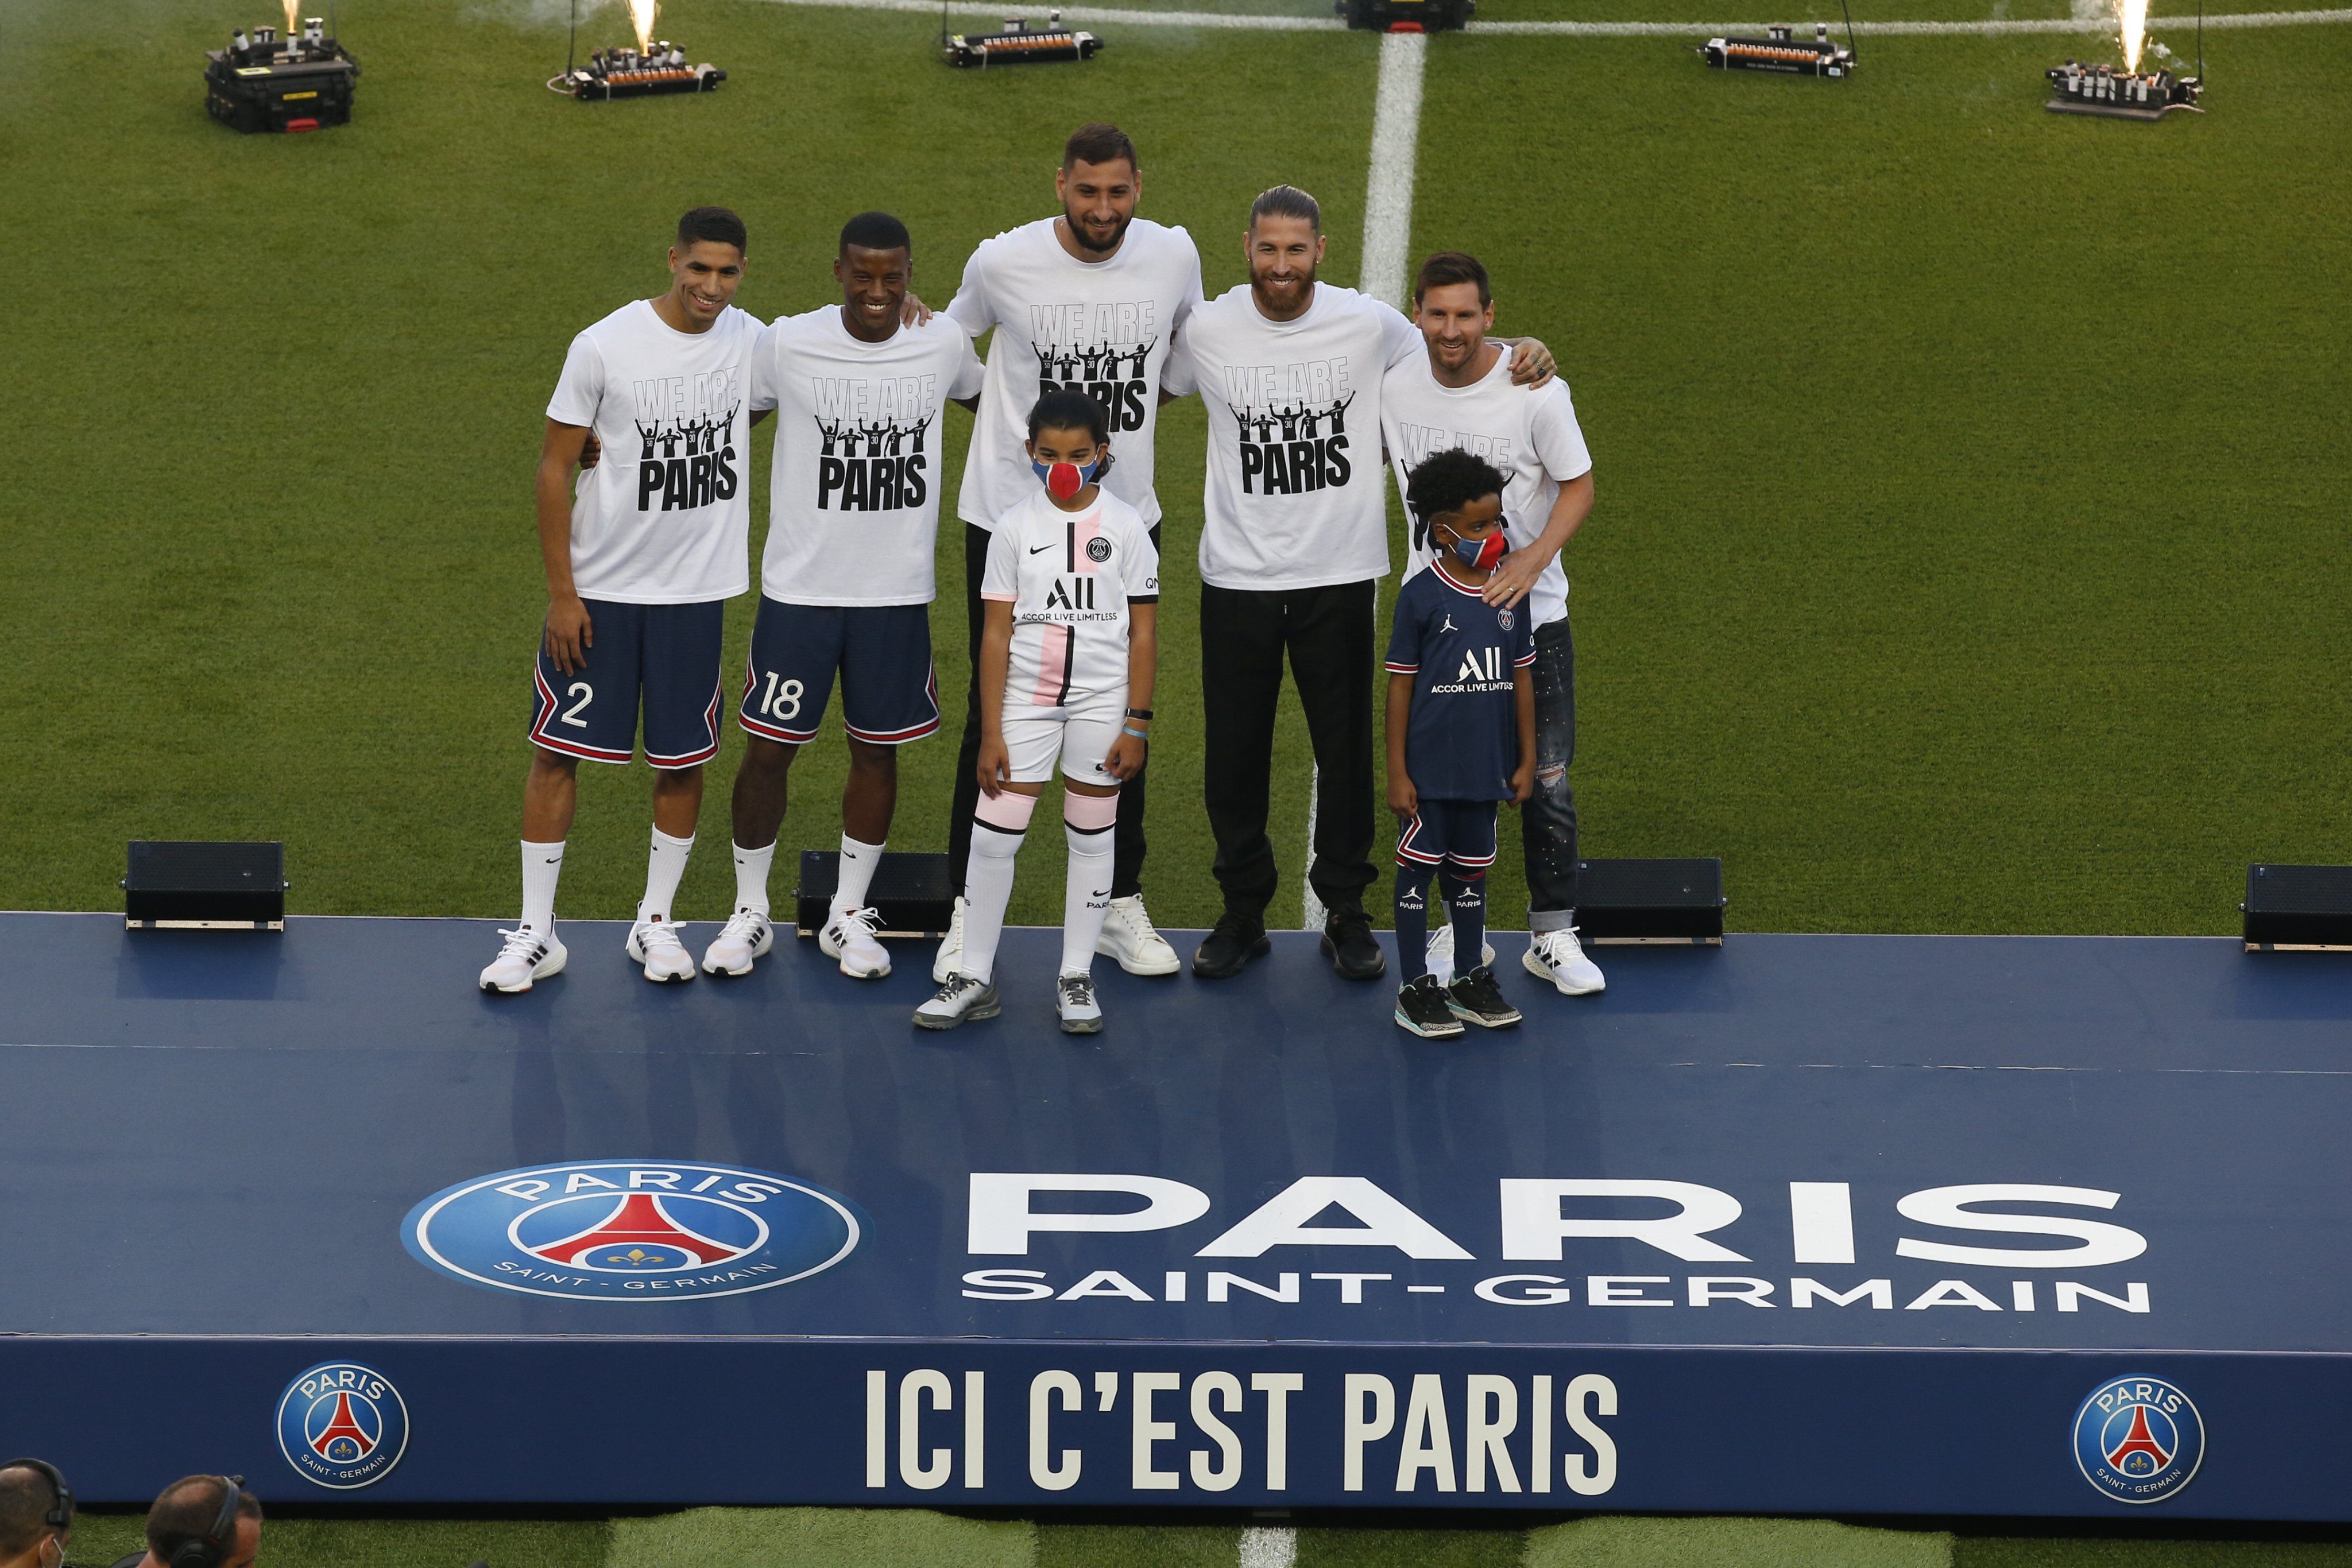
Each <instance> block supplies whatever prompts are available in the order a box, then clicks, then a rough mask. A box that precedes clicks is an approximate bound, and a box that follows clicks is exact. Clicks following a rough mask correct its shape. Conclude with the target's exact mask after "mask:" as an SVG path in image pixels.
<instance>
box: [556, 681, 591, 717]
mask: <svg viewBox="0 0 2352 1568" xmlns="http://www.w3.org/2000/svg"><path fill="white" fill-rule="evenodd" d="M563 695H565V696H567V697H578V698H579V699H580V700H579V701H578V702H576V703H573V704H572V706H570V707H568V708H565V709H564V710H563V722H564V723H566V724H568V725H572V726H575V727H579V728H581V729H586V728H587V727H588V721H587V720H586V719H584V718H582V717H581V715H582V714H583V713H584V712H586V711H587V708H588V705H589V704H590V703H593V702H594V701H595V700H596V690H595V688H594V687H593V686H591V685H589V684H588V683H587V682H585V681H574V682H572V685H570V686H569V687H567V688H566V689H565V691H564V693H563Z"/></svg>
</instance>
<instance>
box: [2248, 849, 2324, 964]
mask: <svg viewBox="0 0 2352 1568" xmlns="http://www.w3.org/2000/svg"><path fill="white" fill-rule="evenodd" d="M2238 907H2239V908H2240V909H2242V910H2243V911H2245V915H2246V951H2247V952H2249V953H2273V952H2280V953H2343V952H2352V865H2250V866H2248V867H2247V868H2246V902H2245V903H2243V904H2240V905H2238Z"/></svg>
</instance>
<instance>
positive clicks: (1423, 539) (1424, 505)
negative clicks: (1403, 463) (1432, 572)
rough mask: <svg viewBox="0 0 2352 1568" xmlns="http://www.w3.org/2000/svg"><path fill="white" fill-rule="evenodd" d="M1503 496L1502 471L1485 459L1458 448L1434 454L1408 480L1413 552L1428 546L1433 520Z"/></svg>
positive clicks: (1451, 447)
mask: <svg viewBox="0 0 2352 1568" xmlns="http://www.w3.org/2000/svg"><path fill="white" fill-rule="evenodd" d="M1502 493H1503V475H1502V471H1501V470H1500V469H1498V468H1496V466H1495V465H1493V464H1492V463H1489V462H1487V461H1486V459H1485V458H1484V457H1480V456H1478V455H1475V453H1470V452H1465V451H1464V450H1462V448H1460V447H1458V446H1448V447H1446V448H1444V450H1443V451H1438V452H1433V453H1431V454H1430V455H1428V456H1427V457H1424V458H1423V459H1422V463H1421V466H1420V467H1418V468H1415V469H1414V470H1412V472H1411V473H1410V474H1407V475H1406V476H1405V482H1404V504H1405V506H1406V507H1407V508H1409V509H1410V510H1411V511H1412V543H1413V548H1414V549H1421V548H1422V547H1423V545H1424V544H1426V543H1427V542H1428V538H1429V525H1430V522H1431V521H1432V519H1433V518H1435V517H1440V516H1442V515H1443V514H1444V513H1447V512H1454V511H1459V510H1461V509H1462V508H1463V507H1466V506H1468V505H1469V504H1470V503H1471V502H1473V501H1475V500H1478V499H1479V498H1481V497H1486V496H1500V495H1501V494H1502Z"/></svg>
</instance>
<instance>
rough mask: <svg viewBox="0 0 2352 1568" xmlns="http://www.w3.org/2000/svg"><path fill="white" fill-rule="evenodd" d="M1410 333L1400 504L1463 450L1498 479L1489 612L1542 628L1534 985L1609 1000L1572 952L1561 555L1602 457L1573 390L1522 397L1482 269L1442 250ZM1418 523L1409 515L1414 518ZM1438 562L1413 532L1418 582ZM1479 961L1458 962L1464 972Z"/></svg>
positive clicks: (1529, 812) (1533, 852) (1400, 430)
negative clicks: (1499, 549) (1414, 344)
mask: <svg viewBox="0 0 2352 1568" xmlns="http://www.w3.org/2000/svg"><path fill="white" fill-rule="evenodd" d="M1412 298H1413V324H1414V325H1415V326H1417V327H1419V328H1420V329H1421V336H1422V341H1423V345H1424V347H1425V350H1426V351H1425V352H1423V353H1419V354H1415V355H1412V357H1410V358H1409V359H1407V360H1405V361H1403V362H1402V363H1401V364H1397V365H1394V366H1391V368H1390V370H1389V372H1388V374H1387V376H1386V377H1385V378H1384V379H1383V380H1382V382H1381V436H1382V439H1383V440H1384V442H1385V443H1386V444H1387V447H1388V454H1389V460H1390V462H1391V464H1392V465H1394V467H1395V470H1396V479H1397V489H1398V493H1399V494H1400V495H1402V493H1403V491H1404V488H1405V486H1406V483H1407V480H1408V476H1410V475H1411V473H1412V470H1413V469H1414V468H1416V467H1418V466H1420V465H1421V464H1422V462H1423V459H1425V458H1427V457H1428V456H1429V455H1431V454H1432V453H1433V452H1437V451H1440V450H1443V449H1444V448H1447V447H1459V448H1461V449H1462V450H1464V451H1466V452H1469V453H1471V454H1473V455H1475V456H1478V457H1482V458H1485V459H1486V461H1487V462H1489V463H1491V464H1493V465H1495V466H1496V468H1497V469H1498V470H1500V471H1501V473H1502V475H1503V477H1504V481H1505V486H1504V491H1503V532H1504V535H1505V537H1506V538H1507V539H1508V540H1509V541H1510V553H1509V554H1507V555H1506V556H1505V557H1504V558H1503V561H1502V564H1501V565H1500V566H1498V567H1496V569H1495V574H1494V576H1493V577H1492V578H1490V579H1489V580H1487V582H1486V589H1485V598H1486V602H1487V603H1489V604H1493V605H1497V606H1500V607H1503V608H1507V609H1514V610H1516V609H1517V607H1518V606H1519V604H1520V603H1521V602H1522V601H1525V602H1526V604H1527V613H1528V618H1529V621H1530V622H1531V623H1532V624H1533V625H1534V627H1535V638H1536V662H1535V665H1534V675H1535V696H1536V787H1535V793H1534V795H1533V796H1532V797H1530V798H1529V799H1528V801H1527V803H1526V805H1525V806H1524V807H1523V808H1522V809H1521V810H1520V813H1519V831H1520V837H1521V842H1522V846H1523V848H1524V851H1525V853H1526V857H1527V873H1528V934H1529V936H1530V937H1531V938H1532V940H1531V941H1530V942H1529V944H1528V953H1527V956H1526V957H1525V958H1524V960H1523V963H1524V965H1525V967H1526V968H1527V969H1528V973H1530V974H1532V975H1534V976H1536V977H1538V979H1542V980H1546V981H1549V983H1550V984H1551V985H1553V986H1554V987H1556V988H1558V989H1559V990H1560V991H1561V992H1562V993H1564V994H1566V995H1568V996H1572V997H1574V996H1585V995H1589V994H1591V993H1592V992H1595V991H1599V990H1601V988H1602V980H1601V970H1600V967H1598V966H1597V965H1595V964H1594V963H1593V962H1592V960H1591V958H1590V957H1587V956H1585V954H1584V952H1583V950H1582V949H1581V948H1580V946H1578V944H1577V940H1576V931H1575V924H1576V857H1577V842H1576V795H1575V792H1574V791H1573V790H1572V789H1570V787H1569V779H1568V769H1569V764H1570V762H1572V761H1573V760H1574V759H1575V757H1576V644H1575V642H1574V641H1573V640H1572V639H1571V638H1570V634H1569V627H1568V574H1567V573H1566V572H1565V571H1563V570H1561V568H1560V562H1559V554H1560V549H1561V548H1562V547H1563V546H1565V545H1566V544H1567V543H1568V541H1569V540H1570V538H1574V537H1575V535H1576V531H1577V529H1578V528H1580V527H1582V526H1583V523H1584V519H1585V517H1586V516H1587V515H1588V514H1590V513H1591V510H1592V455H1591V452H1589V451H1587V450H1586V448H1585V444H1584V432H1583V430H1582V428H1581V427H1580V426H1579V424H1578V423H1577V420H1576V404H1575V402H1573V401H1572V400H1571V399H1570V396H1569V390H1568V383H1567V382H1563V381H1552V382H1547V383H1545V384H1544V385H1542V386H1540V387H1535V388H1528V387H1520V386H1515V385H1513V384H1512V382H1511V377H1510V371H1509V368H1508V367H1507V365H1505V364H1504V362H1503V352H1502V350H1501V349H1499V348H1498V347H1496V343H1495V341H1494V340H1492V339H1490V338H1488V337H1487V335H1486V334H1487V331H1488V329H1491V328H1492V327H1493V326H1494V324H1495V296H1494V289H1493V287H1492V285H1491V284H1490V283H1489V281H1488V279H1487V277H1486V267H1483V266H1481V265H1480V264H1479V262H1478V259H1477V258H1476V257H1475V256H1467V255H1465V254H1464V253H1462V252H1460V251H1441V252H1439V253H1438V254H1437V255H1435V256H1431V257H1430V258H1429V259H1428V260H1427V261H1425V262H1423V264H1422V267H1421V272H1420V275H1419V277H1416V278H1415V280H1414V283H1413V290H1412ZM1408 515H1409V514H1408ZM1432 553H1433V551H1432V549H1431V546H1430V543H1429V540H1428V538H1426V537H1425V534H1424V532H1423V528H1422V526H1421V524H1420V523H1418V522H1415V523H1414V525H1413V533H1412V546H1411V549H1410V552H1409V554H1408V556H1407V559H1406V563H1405V575H1406V576H1407V577H1408V578H1409V577H1412V575H1413V574H1414V573H1416V572H1418V571H1420V570H1423V568H1424V567H1426V566H1427V565H1428V564H1429V562H1430V558H1431V555H1432ZM1479 962H1481V959H1480V957H1479V956H1477V955H1475V954H1471V955H1463V956H1460V957H1458V958H1457V959H1456V960H1455V961H1454V968H1455V970H1456V972H1459V973H1466V972H1467V971H1468V970H1469V969H1470V968H1472V967H1475V965H1477V964H1478V963H1479Z"/></svg>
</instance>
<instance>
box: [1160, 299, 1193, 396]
mask: <svg viewBox="0 0 2352 1568" xmlns="http://www.w3.org/2000/svg"><path fill="white" fill-rule="evenodd" d="M1193 319H1194V320H1195V321H1196V322H1197V321H1198V319H1199V318H1197V317H1195V318H1193ZM1195 330H1197V327H1196V328H1195ZM1197 382H1198V374H1197V372H1196V371H1194V370H1193V368H1192V333H1191V332H1182V331H1180V332H1178V333H1177V334H1176V340H1175V341H1174V342H1172V343H1171V344H1169V345H1168V362H1167V363H1166V364H1164V365H1162V366H1160V391H1161V392H1166V393H1168V394H1169V395H1170V396H1171V397H1191V396H1192V394H1193V393H1194V392H1197V391H1199V390H1200V388H1199V386H1198V384H1197Z"/></svg>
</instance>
